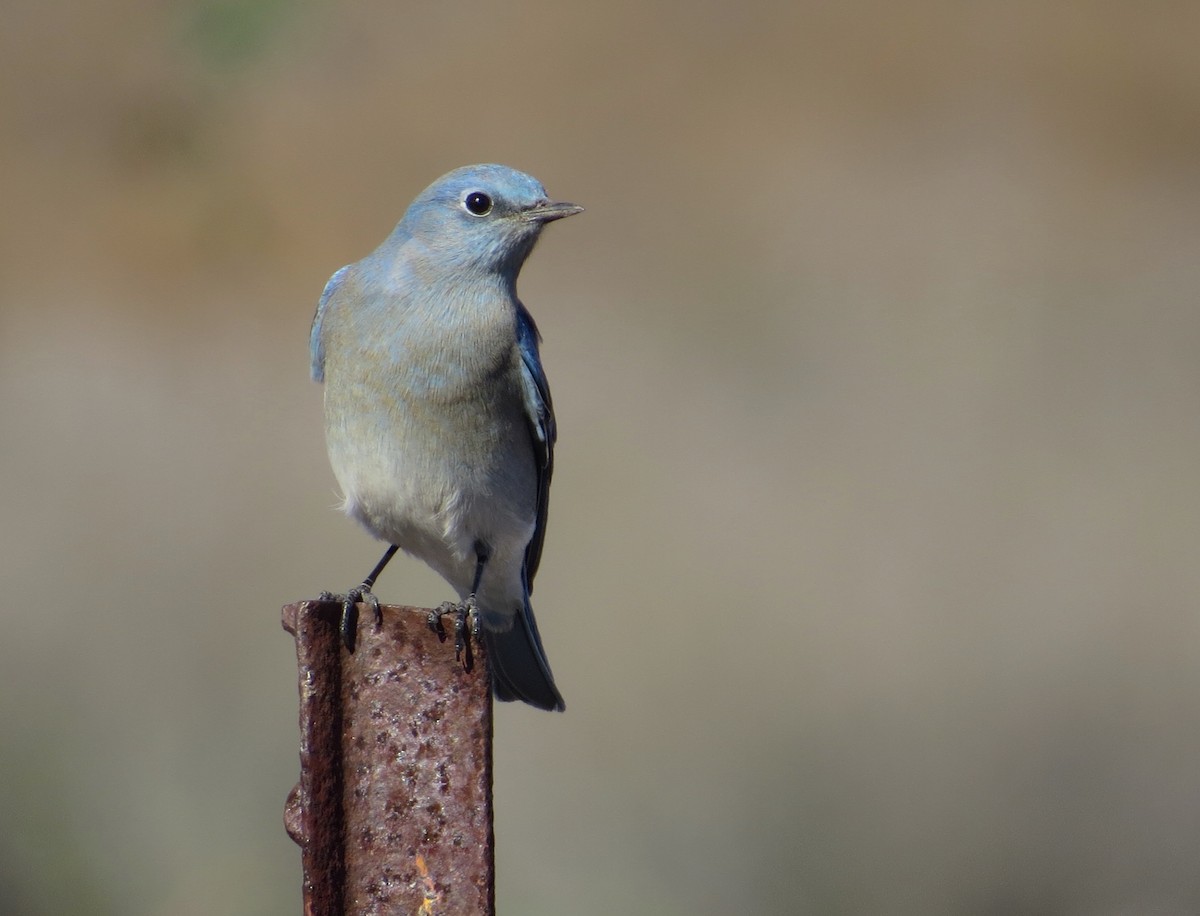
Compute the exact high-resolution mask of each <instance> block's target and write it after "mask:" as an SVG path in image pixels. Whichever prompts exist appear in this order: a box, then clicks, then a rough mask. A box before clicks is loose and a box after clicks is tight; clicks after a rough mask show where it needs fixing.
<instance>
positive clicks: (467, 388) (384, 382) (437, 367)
mask: <svg viewBox="0 0 1200 916" xmlns="http://www.w3.org/2000/svg"><path fill="white" fill-rule="evenodd" d="M582 211H583V208H582V207H580V206H577V205H575V204H573V203H567V202H564V201H556V200H552V199H550V197H548V196H547V194H546V190H545V188H544V187H543V186H542V185H541V184H540V183H539V182H538V181H537V179H535V178H533V177H532V176H531V175H527V174H525V173H523V172H520V171H517V170H515V169H512V168H508V167H507V166H502V165H496V164H483V165H472V166H466V167H463V168H459V169H455V170H454V171H451V172H448V173H447V174H445V175H443V176H442V177H441V178H439V179H437V180H436V181H434V182H433V184H431V185H429V187H427V188H426V189H425V190H424V191H422V192H421V193H420V194H419V195H417V197H416V198H415V199H414V200H413V202H412V204H411V205H410V206H409V207H408V209H407V211H406V212H405V213H404V216H403V217H402V219H401V220H400V222H399V223H398V224H397V225H396V227H395V229H394V230H393V231H392V232H391V234H390V235H389V236H388V237H387V238H386V239H385V240H384V241H383V243H382V244H381V245H380V246H379V247H378V248H376V249H375V251H373V252H372V253H371V254H369V255H367V256H366V257H365V258H363V259H362V260H360V261H358V262H356V263H354V264H350V265H347V266H346V267H343V268H341V269H340V270H338V271H337V272H336V273H334V274H333V276H332V277H331V278H330V279H329V282H328V283H327V284H326V286H325V289H324V291H323V292H322V294H321V297H320V300H319V301H318V304H317V310H316V314H315V316H314V318H313V324H312V331H311V335H310V339H309V344H310V354H311V373H312V377H313V379H314V380H315V381H317V382H319V383H323V387H324V411H325V438H326V446H327V450H328V454H329V461H330V465H331V467H332V469H333V473H334V477H335V478H336V479H337V482H338V486H339V488H340V490H341V493H342V497H343V504H342V508H343V509H344V511H345V512H346V514H347V515H348V516H350V517H351V518H352V519H354V520H356V521H357V522H359V523H360V524H361V525H362V526H363V527H364V528H366V530H367V531H368V532H369V533H370V534H372V535H373V536H374V537H376V538H378V539H379V540H381V541H384V542H386V543H387V544H388V545H389V546H388V548H387V550H386V552H385V553H384V555H383V557H382V559H381V560H380V561H379V563H378V564H377V565H376V566H375V568H374V569H373V570H372V571H371V573H370V574H369V575H368V576H367V577H366V578H365V579H364V580H363V581H362V583H361V584H360V585H357V586H355V587H354V588H351V589H350V590H349V591H347V592H346V593H344V594H340V595H332V594H330V593H324V594H323V595H322V597H324V598H334V599H338V600H340V601H341V602H342V636H343V641H344V642H345V644H346V647H347V649H348V650H350V651H353V649H354V640H355V635H356V631H357V607H356V605H357V603H358V602H360V601H361V602H363V603H365V604H366V605H368V606H370V607H372V608H373V609H374V611H375V616H376V623H377V624H378V622H379V620H380V611H379V599H378V598H377V597H376V596H375V594H374V592H373V591H372V589H373V588H374V585H375V580H376V579H377V577H378V576H379V574H380V573H381V572H382V571H383V568H384V567H385V566H386V565H387V564H388V562H389V561H390V560H391V559H392V557H393V556H394V555H395V553H396V552H397V551H404V552H405V553H406V554H408V555H410V556H413V557H415V558H417V559H419V560H422V561H424V562H425V563H426V564H428V565H429V566H430V567H431V568H432V569H433V570H434V571H436V572H437V573H439V574H440V575H441V576H442V578H443V579H445V580H446V582H448V583H449V584H450V586H451V587H452V588H453V589H454V590H455V592H456V593H457V595H458V598H459V600H458V602H455V603H449V602H448V603H447V604H445V605H443V606H442V608H441V609H440V610H446V609H447V608H449V607H453V608H456V609H457V610H458V611H459V613H460V615H462V616H461V617H460V619H459V629H458V632H459V638H460V647H461V639H462V633H463V619H464V618H465V617H466V615H467V614H470V618H471V621H472V626H473V627H474V628H475V632H476V633H477V634H478V635H479V637H480V638H481V639H482V640H483V643H484V645H485V646H486V648H487V653H488V658H489V660H490V663H491V670H492V690H493V693H494V695H495V696H496V698H497V699H499V700H505V701H511V700H520V701H523V702H525V703H528V704H530V705H532V706H535V707H537V708H539V709H546V710H558V711H562V710H563V709H565V704H564V703H563V698H562V695H561V694H560V693H559V691H558V688H557V686H556V685H555V682H554V677H553V675H552V674H551V672H550V665H549V663H548V662H547V660H546V653H545V650H544V649H543V647H542V640H541V637H540V635H539V634H538V628H537V623H536V621H535V620H534V616H533V609H532V607H531V605H530V593H531V591H532V588H533V580H534V576H535V575H536V574H537V571H538V565H539V563H540V560H541V556H542V545H543V543H544V541H545V536H546V519H547V510H548V505H549V497H550V478H551V475H552V473H553V470H554V446H555V440H556V437H557V430H556V425H555V418H554V407H553V404H552V402H551V398H550V387H549V384H548V383H547V381H546V374H545V372H544V371H543V369H542V362H541V356H540V342H541V335H540V333H539V331H538V328H537V325H536V324H535V323H534V320H533V317H532V316H531V315H530V313H529V311H528V310H527V309H526V308H525V306H524V304H522V302H521V300H520V299H519V298H518V297H517V276H518V274H519V273H520V271H521V268H522V266H523V265H524V263H525V260H526V258H528V257H529V255H530V253H531V252H532V251H533V248H534V245H535V244H536V243H537V241H538V238H539V236H540V235H541V233H542V230H543V228H544V227H545V226H546V224H547V223H550V222H552V221H555V220H559V219H562V218H564V217H568V216H573V215H575V214H577V213H580V212H582ZM431 623H433V621H432V620H431ZM438 626H439V627H440V620H439V623H438ZM467 649H468V652H469V643H468V645H467Z"/></svg>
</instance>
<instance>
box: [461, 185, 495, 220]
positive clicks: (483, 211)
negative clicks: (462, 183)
mask: <svg viewBox="0 0 1200 916" xmlns="http://www.w3.org/2000/svg"><path fill="white" fill-rule="evenodd" d="M464 203H465V204H466V205H467V211H468V212H469V213H473V214H474V215H475V216H487V215H488V214H489V213H491V212H492V199H491V198H490V197H488V196H487V195H486V194H484V193H483V192H482V191H472V192H471V193H470V194H468V195H467V199H466V201H464Z"/></svg>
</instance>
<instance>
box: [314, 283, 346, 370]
mask: <svg viewBox="0 0 1200 916" xmlns="http://www.w3.org/2000/svg"><path fill="white" fill-rule="evenodd" d="M349 270H350V267H349V265H347V266H346V267H343V268H342V269H341V270H339V271H338V272H337V273H335V274H334V275H333V276H332V277H330V278H329V282H328V283H326V284H325V290H324V292H322V293H321V298H320V300H318V302H317V313H316V314H315V315H313V323H312V331H311V332H310V333H309V335H308V352H309V356H310V357H311V359H312V363H311V366H310V370H309V371H310V372H311V373H312V378H313V381H314V382H323V381H325V344H324V343H323V342H322V341H321V319H323V318H324V317H325V306H326V305H328V304H329V300H330V299H332V298H333V296H334V294H335V293H336V292H337V290H338V287H339V286H341V283H342V281H343V280H344V279H345V278H346V273H347V272H348V271H349Z"/></svg>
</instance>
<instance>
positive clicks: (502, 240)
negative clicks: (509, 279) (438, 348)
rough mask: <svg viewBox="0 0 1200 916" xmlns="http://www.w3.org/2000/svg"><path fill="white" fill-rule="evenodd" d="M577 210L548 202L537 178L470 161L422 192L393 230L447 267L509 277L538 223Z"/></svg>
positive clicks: (529, 245) (522, 258) (577, 210)
mask: <svg viewBox="0 0 1200 916" xmlns="http://www.w3.org/2000/svg"><path fill="white" fill-rule="evenodd" d="M582 210H583V207H578V206H576V205H575V204H569V203H563V202H561V201H555V200H551V199H550V198H549V197H548V196H547V195H546V189H545V188H543V187H542V186H541V184H540V183H539V182H538V181H537V179H535V178H533V177H532V176H530V175H526V174H525V173H524V172H518V171H516V170H515V169H510V168H508V167H506V166H503V165H470V166H466V167H464V168H461V169H455V170H454V171H453V172H450V173H448V174H446V175H443V176H442V177H441V178H439V179H438V180H437V181H435V182H434V183H433V184H431V185H430V186H429V187H428V188H426V189H425V190H424V191H422V192H421V193H420V195H418V197H417V199H416V200H414V201H413V202H412V205H411V206H410V207H409V208H408V212H407V213H405V215H404V219H403V220H402V221H401V223H400V226H399V227H398V228H399V229H401V230H403V231H404V232H405V234H407V235H409V236H411V237H412V238H414V239H416V240H418V241H419V242H420V243H421V244H422V245H423V246H424V247H425V248H426V249H427V257H428V258H431V259H433V260H435V261H436V262H438V263H439V264H444V265H445V266H446V267H447V268H450V269H454V270H468V269H473V270H485V271H498V272H501V273H505V274H511V275H512V276H513V277H514V278H515V275H516V272H517V271H519V270H520V269H521V265H522V264H523V263H524V261H525V258H527V257H528V256H529V252H530V251H532V250H533V246H534V244H535V243H536V242H537V239H538V236H539V235H540V234H541V231H542V227H543V226H545V225H546V223H548V222H551V221H552V220H556V219H562V218H563V217H564V216H572V215H573V214H576V213H580V212H582Z"/></svg>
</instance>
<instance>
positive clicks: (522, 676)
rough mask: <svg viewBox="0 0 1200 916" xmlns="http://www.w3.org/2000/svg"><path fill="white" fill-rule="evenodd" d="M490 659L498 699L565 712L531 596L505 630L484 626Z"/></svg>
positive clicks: (484, 636) (493, 683)
mask: <svg viewBox="0 0 1200 916" xmlns="http://www.w3.org/2000/svg"><path fill="white" fill-rule="evenodd" d="M483 639H484V642H485V644H486V645H487V652H488V659H489V660H490V662H491V666H492V687H493V689H494V690H495V692H496V699H498V700H522V701H524V702H526V703H528V704H529V705H530V706H536V707H537V708H538V709H552V710H557V711H558V712H562V711H563V710H564V709H566V706H565V704H564V703H563V698H562V696H561V695H560V694H559V692H558V688H557V687H555V686H554V675H552V674H551V673H550V664H549V663H548V662H547V661H546V652H545V650H544V649H542V639H541V637H540V636H538V631H537V624H536V623H535V622H534V620H533V609H532V608H531V607H530V606H529V599H528V598H527V599H525V606H524V607H523V608H522V610H521V612H520V613H519V614H517V619H516V620H515V621H513V625H512V629H510V630H509V631H508V632H506V633H495V632H493V631H491V630H488V629H486V628H485V629H484V631H483Z"/></svg>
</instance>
